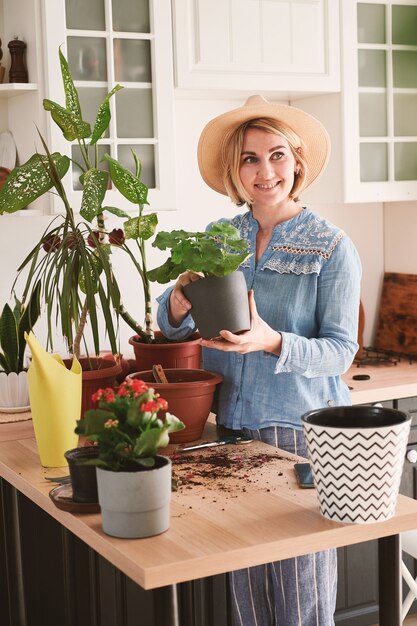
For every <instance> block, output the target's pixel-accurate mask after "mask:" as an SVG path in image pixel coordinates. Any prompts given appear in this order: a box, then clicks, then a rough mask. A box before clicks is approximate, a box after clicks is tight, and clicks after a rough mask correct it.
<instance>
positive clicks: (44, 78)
mask: <svg viewBox="0 0 417 626" xmlns="http://www.w3.org/2000/svg"><path fill="white" fill-rule="evenodd" d="M3 16H4V24H3V29H2V34H3V51H4V58H3V63H4V64H7V52H8V51H7V42H8V41H9V40H10V39H13V38H14V37H15V36H18V38H19V39H23V40H24V41H25V42H26V43H27V67H28V74H29V81H30V82H29V83H27V84H24V85H23V84H21V85H9V84H3V85H0V102H1V106H2V107H5V108H6V115H7V122H8V129H9V130H10V131H11V132H12V134H13V136H14V138H15V142H16V145H17V150H18V155H19V162H20V163H23V162H24V161H26V160H27V159H28V158H29V157H30V156H31V155H32V154H33V153H34V151H35V150H39V151H43V149H42V147H41V142H40V139H39V135H38V131H37V128H39V129H40V131H41V133H42V135H43V136H45V137H46V139H47V143H48V145H49V147H50V149H51V151H59V152H62V153H66V154H69V155H70V156H72V157H74V158H75V160H76V158H77V147H75V146H73V147H72V150H71V154H70V146H69V144H68V142H67V141H66V140H65V139H64V138H63V136H62V133H61V131H60V129H59V128H58V127H57V126H56V125H55V123H54V122H53V121H52V120H51V118H50V116H49V114H47V113H46V112H44V110H43V107H42V100H43V98H44V97H47V98H50V99H52V100H54V101H56V102H58V103H59V104H62V105H65V95H64V90H63V86H62V79H61V72H60V66H59V58H58V49H59V47H60V46H61V48H62V51H63V52H64V54H65V56H66V57H67V58H68V60H69V64H70V68H71V71H72V73H73V76H74V82H75V85H76V87H77V89H78V90H79V94H80V101H81V106H82V109H83V113H84V115H85V117H86V118H87V120H88V121H89V122H90V123H91V124H92V125H93V124H94V119H95V113H96V111H97V108H98V106H99V104H100V103H101V101H102V100H103V99H104V97H105V95H106V94H107V93H108V92H109V91H110V90H111V89H112V87H113V86H114V85H115V84H116V83H119V84H120V85H122V86H123V90H121V91H119V92H118V93H117V94H116V96H113V98H112V99H111V110H112V120H111V124H110V128H109V131H108V136H107V137H105V138H103V139H102V140H100V141H99V153H100V154H104V152H108V153H110V154H111V156H113V157H114V158H117V159H118V160H119V161H120V162H122V163H123V164H124V165H125V166H126V167H128V168H129V169H131V170H133V169H134V162H133V157H132V155H131V149H134V150H135V151H136V152H137V154H138V156H139V158H140V159H141V161H142V173H143V180H144V182H145V183H146V184H147V185H148V187H149V188H150V191H149V202H150V207H151V209H152V210H157V209H167V208H173V207H174V203H175V187H174V181H175V172H174V166H173V158H172V155H173V150H174V145H173V71H172V26H171V11H170V1H169V0H144V1H142V2H140V3H132V2H130V1H129V0H90V1H89V2H88V3H86V2H84V0H3ZM5 42H6V44H5ZM6 76H7V74H6ZM72 174H73V175H72V177H71V176H69V175H67V176H66V177H65V178H64V183H65V186H66V191H67V193H68V197H69V199H70V202H71V204H72V206H73V207H74V209H75V210H77V209H78V207H79V206H80V201H81V190H80V184H79V181H78V175H77V171H76V167H73V172H72ZM51 196H52V202H53V203H56V205H55V206H53V207H52V210H53V211H55V210H57V211H62V204H61V202H60V201H59V200H57V199H56V198H55V199H54V198H53V194H51ZM38 202H39V201H37V203H36V204H38ZM106 202H107V203H108V204H111V205H113V206H123V208H124V209H126V210H129V206H126V204H127V203H126V202H124V201H123V200H122V199H121V198H120V194H118V193H117V192H113V191H112V190H109V193H108V195H107V198H106ZM42 206H43V209H42V210H44V211H49V208H48V207H46V206H45V201H43V204H42ZM132 206H133V205H132ZM132 206H131V207H130V208H132Z"/></svg>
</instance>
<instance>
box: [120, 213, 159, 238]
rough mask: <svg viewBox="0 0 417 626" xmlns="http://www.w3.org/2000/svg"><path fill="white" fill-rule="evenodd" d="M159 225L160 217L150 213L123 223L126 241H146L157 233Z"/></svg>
mask: <svg viewBox="0 0 417 626" xmlns="http://www.w3.org/2000/svg"><path fill="white" fill-rule="evenodd" d="M157 225H158V216H157V215H156V213H149V214H148V215H141V216H140V217H132V218H131V219H129V220H127V222H124V223H123V229H124V231H125V237H126V239H143V240H145V241H146V240H147V239H150V237H152V235H153V234H154V233H155V230H156V227H157Z"/></svg>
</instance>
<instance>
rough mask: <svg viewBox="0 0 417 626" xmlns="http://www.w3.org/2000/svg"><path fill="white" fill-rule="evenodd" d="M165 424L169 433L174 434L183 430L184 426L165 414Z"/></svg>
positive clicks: (173, 417)
mask: <svg viewBox="0 0 417 626" xmlns="http://www.w3.org/2000/svg"><path fill="white" fill-rule="evenodd" d="M165 424H166V426H167V430H168V432H169V433H175V432H177V431H179V430H183V429H184V428H185V424H184V423H183V422H181V420H179V419H178V417H176V416H175V415H172V413H165Z"/></svg>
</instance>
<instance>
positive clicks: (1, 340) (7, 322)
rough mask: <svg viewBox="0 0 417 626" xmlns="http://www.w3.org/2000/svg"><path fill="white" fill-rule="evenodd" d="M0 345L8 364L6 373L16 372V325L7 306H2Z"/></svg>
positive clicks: (17, 347) (17, 350) (17, 346)
mask: <svg viewBox="0 0 417 626" xmlns="http://www.w3.org/2000/svg"><path fill="white" fill-rule="evenodd" d="M0 345H1V349H2V351H3V355H4V358H5V359H6V361H7V364H8V371H7V373H10V372H17V365H18V360H19V342H18V334H17V324H16V320H15V317H14V315H13V311H12V309H11V308H10V306H9V305H8V304H5V305H4V307H3V311H2V314H1V318H0Z"/></svg>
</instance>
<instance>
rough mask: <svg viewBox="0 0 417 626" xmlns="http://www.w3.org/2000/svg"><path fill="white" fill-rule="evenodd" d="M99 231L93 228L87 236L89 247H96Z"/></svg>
mask: <svg viewBox="0 0 417 626" xmlns="http://www.w3.org/2000/svg"><path fill="white" fill-rule="evenodd" d="M99 236H100V235H99V232H98V230H93V232H91V233H90V234H89V235H88V237H87V243H88V245H89V246H90V248H97V244H98V243H100V241H99Z"/></svg>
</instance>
